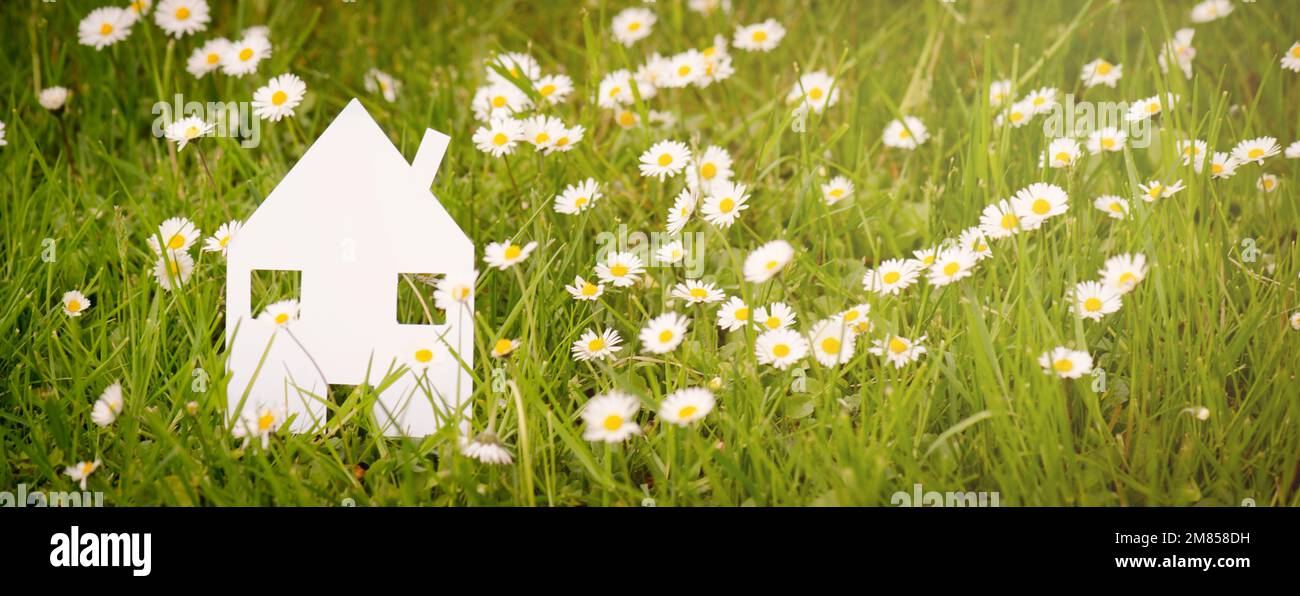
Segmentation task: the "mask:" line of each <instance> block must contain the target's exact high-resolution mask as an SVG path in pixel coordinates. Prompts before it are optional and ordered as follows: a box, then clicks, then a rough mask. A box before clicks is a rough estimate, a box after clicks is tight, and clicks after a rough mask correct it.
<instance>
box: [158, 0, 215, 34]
mask: <svg viewBox="0 0 1300 596" xmlns="http://www.w3.org/2000/svg"><path fill="white" fill-rule="evenodd" d="M153 20H154V22H155V23H158V27H160V28H161V29H162V30H163V31H165V32H166V33H167V35H171V36H172V37H175V38H176V39H180V38H181V37H184V36H186V35H190V34H192V33H198V32H199V31H203V30H204V29H207V28H208V21H210V20H212V17H211V16H210V15H209V14H208V3H207V1H206V0H162V2H159V3H158V9H157V10H155V11H154V12H153Z"/></svg>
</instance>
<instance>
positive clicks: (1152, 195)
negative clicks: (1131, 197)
mask: <svg viewBox="0 0 1300 596" xmlns="http://www.w3.org/2000/svg"><path fill="white" fill-rule="evenodd" d="M1182 189H1183V181H1182V180H1179V181H1177V182H1174V183H1173V184H1171V185H1169V186H1165V185H1164V183H1162V182H1160V181H1159V180H1152V181H1150V182H1148V183H1146V184H1139V185H1138V190H1140V191H1142V194H1140V195H1138V196H1140V197H1142V200H1143V201H1146V202H1148V203H1153V202H1155V201H1156V200H1158V199H1164V198H1168V197H1172V196H1174V193H1177V192H1178V191H1180V190H1182Z"/></svg>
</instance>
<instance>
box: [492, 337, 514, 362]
mask: <svg viewBox="0 0 1300 596" xmlns="http://www.w3.org/2000/svg"><path fill="white" fill-rule="evenodd" d="M517 348H519V340H517V339H510V338H507V337H503V338H501V339H498V340H497V341H496V343H494V344H492V357H493V358H505V357H506V356H509V355H510V353H511V352H513V351H515V350H516V349H517Z"/></svg>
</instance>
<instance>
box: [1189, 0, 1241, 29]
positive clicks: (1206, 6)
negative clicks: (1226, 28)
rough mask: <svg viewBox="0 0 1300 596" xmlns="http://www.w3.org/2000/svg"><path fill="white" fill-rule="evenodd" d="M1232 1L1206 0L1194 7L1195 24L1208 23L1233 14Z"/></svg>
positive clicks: (1193, 20) (1193, 18) (1193, 19)
mask: <svg viewBox="0 0 1300 596" xmlns="http://www.w3.org/2000/svg"><path fill="white" fill-rule="evenodd" d="M1232 8H1233V6H1232V2H1231V1H1230V0H1205V1H1204V2H1199V3H1197V5H1196V6H1193V7H1192V22H1193V23H1208V22H1210V21H1213V20H1215V19H1221V18H1223V17H1226V16H1228V15H1230V14H1232Z"/></svg>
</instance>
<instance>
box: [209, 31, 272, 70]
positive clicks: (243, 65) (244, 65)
mask: <svg viewBox="0 0 1300 596" xmlns="http://www.w3.org/2000/svg"><path fill="white" fill-rule="evenodd" d="M270 55H271V41H270V40H268V39H267V38H265V37H262V36H260V35H253V36H245V37H244V38H243V39H241V40H239V41H236V42H234V43H231V44H230V49H229V50H227V51H226V55H225V56H222V57H221V72H223V73H225V74H228V75H231V76H235V77H243V76H244V75H246V74H251V73H254V72H257V65H258V63H260V62H261V61H262V60H264V59H266V58H268V57H269V56H270Z"/></svg>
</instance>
